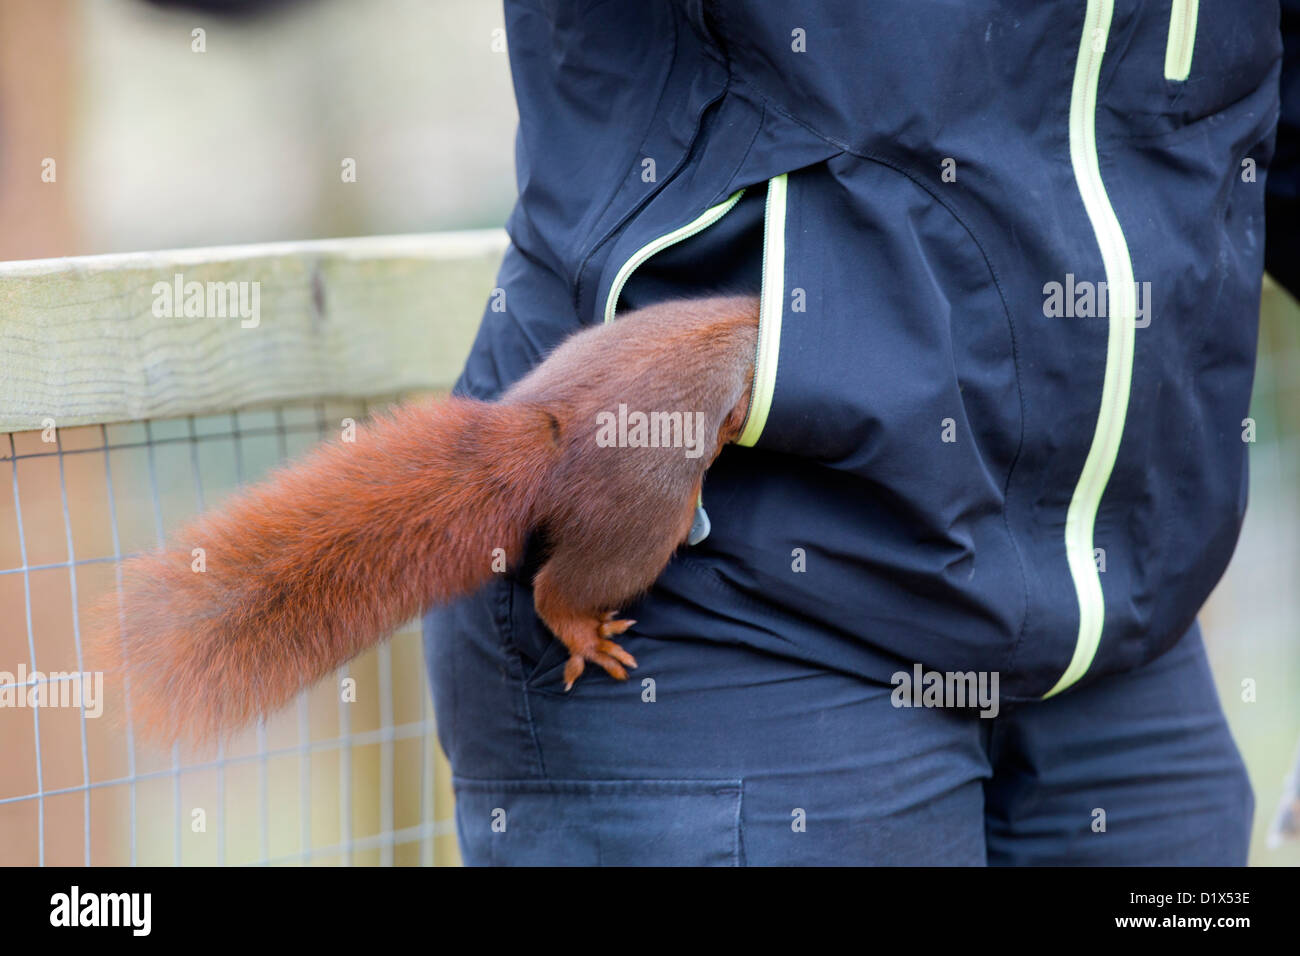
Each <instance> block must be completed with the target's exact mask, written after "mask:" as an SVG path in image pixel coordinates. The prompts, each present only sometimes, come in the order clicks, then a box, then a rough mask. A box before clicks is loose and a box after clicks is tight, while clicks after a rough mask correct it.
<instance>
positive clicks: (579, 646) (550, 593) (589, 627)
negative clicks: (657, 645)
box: [533, 566, 636, 691]
mask: <svg viewBox="0 0 1300 956" xmlns="http://www.w3.org/2000/svg"><path fill="white" fill-rule="evenodd" d="M533 605H534V607H535V608H536V610H537V616H538V617H540V618H541V619H542V621H543V622H544V623H545V624H546V626H547V627H548V628H550V629H551V633H552V634H554V635H555V636H556V637H557V638H559V640H560V642H561V643H562V644H564V646H565V647H566V648H568V650H569V661H568V663H567V664H565V665H564V689H565V690H566V691H567V690H569V689H571V688H572V687H573V683H574V681H576V680H577V679H578V678H579V677H581V676H582V672H583V671H584V670H585V669H586V667H587V664H588V663H591V664H597V665H599V666H600V667H601V668H603V669H604V670H605V672H606V673H607V674H609V676H610V677H613V678H615V679H616V680H627V671H628V669H629V668H631V669H635V668H636V658H635V657H633V656H632V655H631V654H629V653H628V652H627V651H625V650H624V649H623V648H622V647H621V646H620V645H619V644H618V643H616V642H615V641H612V640H610V637H612V636H614V635H617V634H622V633H623V632H624V631H626V630H627V629H628V628H629V627H631V626H632V625H633V624H635V623H636V621H630V620H620V619H619V618H618V612H617V611H608V610H594V611H593V610H580V609H577V608H574V607H571V606H570V605H569V602H567V601H566V600H565V599H564V596H563V594H562V593H561V590H560V589H559V587H557V585H556V579H555V576H554V574H553V572H552V569H551V568H550V567H549V566H544V567H543V568H542V569H541V571H539V572H538V573H537V578H536V579H535V580H534V581H533Z"/></svg>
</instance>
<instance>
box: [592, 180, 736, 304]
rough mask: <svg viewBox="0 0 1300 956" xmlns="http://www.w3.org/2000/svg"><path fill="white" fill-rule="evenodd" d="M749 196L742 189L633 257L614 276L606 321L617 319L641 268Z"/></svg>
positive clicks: (707, 226) (642, 248)
mask: <svg viewBox="0 0 1300 956" xmlns="http://www.w3.org/2000/svg"><path fill="white" fill-rule="evenodd" d="M744 194H745V190H743V189H739V190H737V191H736V192H734V193H732V194H731V196H729V197H728V198H727V199H725V200H723V201H722V202H720V203H718V204H717V205H716V206H711V207H709V208H708V209H706V210H705V211H704V212H702V213H700V215H698V216H696V217H695V218H694V219H692V220H691V221H690V222H688V223H687V224H686V225H684V226H680V227H678V228H677V229H674V230H673V231H672V232H670V233H668V234H667V235H663V236H660V237H659V238H658V239H652V240H650V241H649V242H647V243H646V244H645V245H644V246H642V247H641V248H640V249H638V250H637V251H636V252H634V253H632V255H631V257H630V258H629V259H628V260H627V262H625V263H623V265H622V266H620V267H619V270H618V272H617V273H615V274H614V282H613V284H611V285H610V287H609V298H607V299H606V300H605V321H606V322H613V321H614V315H615V313H616V312H617V311H618V297H619V296H620V295H622V294H623V286H625V285H627V280H628V279H630V278H632V273H633V272H635V271H636V270H637V269H639V268H640V267H641V265H642V264H643V263H644V262H645V261H646V260H647V259H649V258H650V257H651V256H654V255H657V254H659V253H660V252H663V251H664V250H665V249H667V248H668V247H669V246H675V245H677V243H679V242H683V241H685V240H687V239H689V238H691V236H693V235H695V234H696V233H700V232H703V231H704V230H705V229H708V228H709V226H711V225H713V224H714V223H715V222H717V221H718V220H719V219H721V218H722V217H723V216H725V215H726V214H727V213H729V212H731V210H732V209H733V208H734V207H735V205H736V203H738V202H740V197H741V196H743V195H744Z"/></svg>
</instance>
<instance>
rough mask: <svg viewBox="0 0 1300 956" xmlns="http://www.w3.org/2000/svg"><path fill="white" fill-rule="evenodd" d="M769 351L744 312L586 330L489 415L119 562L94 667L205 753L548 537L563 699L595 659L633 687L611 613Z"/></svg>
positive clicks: (395, 418) (742, 306) (417, 414)
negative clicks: (638, 428) (675, 435)
mask: <svg viewBox="0 0 1300 956" xmlns="http://www.w3.org/2000/svg"><path fill="white" fill-rule="evenodd" d="M757 334H758V300H757V298H755V297H752V296H735V297H715V298H707V299H693V300H679V301H673V302H668V303H663V304H659V305H653V306H649V307H646V308H643V309H639V310H636V311H634V312H629V313H628V314H627V315H625V316H623V317H621V318H619V319H618V321H616V322H613V323H609V324H606V325H599V326H594V327H591V328H587V329H584V330H582V331H580V332H578V333H576V334H574V335H573V336H571V337H570V338H569V339H567V340H566V341H564V342H563V343H561V344H560V346H559V347H558V348H556V349H555V351H554V352H552V353H551V354H550V356H549V357H547V358H546V360H545V361H543V362H542V363H541V364H539V365H538V366H536V367H535V368H534V369H533V370H532V371H531V372H530V373H529V374H528V375H527V376H525V377H524V378H522V379H520V380H519V382H517V383H516V384H515V385H514V386H513V387H512V388H510V389H509V390H508V391H507V392H506V393H505V394H504V395H502V396H501V398H500V399H499V400H497V401H495V402H482V401H477V400H473V399H468V398H460V397H450V398H440V399H431V400H427V401H422V402H418V403H412V404H409V405H405V406H401V407H399V408H397V409H395V410H393V411H391V412H389V413H388V414H386V415H384V416H381V417H379V418H377V419H376V420H374V421H373V422H371V423H370V424H368V425H366V426H364V427H361V428H358V429H357V433H356V440H355V442H343V441H334V442H330V443H328V444H326V445H323V446H321V447H319V448H317V449H316V450H315V451H313V452H312V453H310V454H309V455H308V456H306V457H305V458H304V459H303V460H302V461H300V462H298V463H295V464H292V465H288V466H285V467H282V468H281V469H279V470H278V471H276V472H274V473H272V475H271V476H270V477H269V478H268V479H267V480H265V481H263V482H261V483H259V484H257V485H254V486H251V487H249V488H247V489H245V490H243V491H241V492H239V493H237V494H236V495H234V496H233V497H232V499H230V500H229V501H228V502H227V503H226V504H225V505H224V507H222V508H221V509H219V510H216V511H213V512H208V513H205V514H203V515H200V516H199V517H198V518H196V519H195V520H194V521H192V522H191V523H190V524H189V525H187V526H186V527H183V528H181V529H180V530H179V531H177V532H176V533H175V534H174V535H172V536H171V539H170V541H169V542H168V544H167V545H166V546H165V547H163V548H162V549H160V550H158V551H155V552H152V553H149V554H145V555H142V556H140V557H137V558H133V559H131V560H130V561H128V562H126V563H125V564H124V566H123V578H122V587H121V589H120V592H119V593H118V594H116V595H109V596H108V597H107V598H105V600H104V601H103V602H101V604H100V606H99V608H98V610H97V614H98V618H99V621H100V625H99V627H98V629H97V632H96V635H95V637H94V638H93V640H92V645H91V661H92V664H94V665H95V666H96V667H97V669H102V670H104V671H106V672H107V674H108V675H109V677H110V679H119V684H120V683H121V682H120V678H123V677H125V678H126V679H127V681H128V682H129V684H128V686H127V688H126V691H127V712H128V714H129V717H130V719H131V720H132V723H133V726H134V728H135V730H136V732H137V733H140V734H142V735H143V736H145V737H146V738H149V739H152V740H154V741H156V742H159V743H168V742H171V741H174V740H177V739H182V738H184V739H189V740H191V741H195V742H200V743H202V742H209V741H212V740H214V739H216V738H219V737H221V736H224V735H227V734H229V733H231V732H233V731H235V730H237V729H239V728H240V727H242V726H244V725H246V724H247V723H249V722H250V721H252V720H254V719H255V718H257V717H259V716H261V715H264V714H267V713H269V712H271V711H273V710H276V709H277V708H279V707H281V706H282V705H284V704H286V703H288V702H289V701H290V700H291V699H292V698H293V697H294V696H295V695H296V694H297V693H298V692H299V691H300V690H302V689H303V688H305V687H307V686H309V685H311V684H312V683H314V682H316V681H317V680H319V679H320V678H322V677H324V676H325V675H327V674H329V673H330V672H331V671H333V670H335V669H336V668H338V667H339V666H340V665H342V664H343V663H345V662H346V661H348V660H349V659H351V658H352V657H355V656H356V655H357V654H359V653H361V652H362V651H365V650H366V649H368V648H369V647H371V646H372V645H374V644H376V643H378V642H379V641H381V640H383V639H384V638H386V637H387V636H388V635H389V634H390V633H391V632H392V631H393V630H394V629H396V628H397V627H398V626H399V625H401V624H402V623H403V622H404V621H407V620H409V619H410V618H412V617H413V616H415V615H416V614H418V613H420V612H421V611H423V610H425V609H427V608H429V607H431V606H433V605H436V604H443V603H447V602H449V601H452V600H454V599H456V598H458V597H461V596H464V595H467V594H470V593H472V592H474V591H475V590H477V589H479V588H480V587H481V586H483V585H484V584H486V583H487V582H488V580H489V579H491V577H492V576H493V574H494V568H493V564H494V561H493V558H494V554H495V555H496V556H497V557H498V558H499V556H500V554H501V552H500V551H496V550H495V549H502V551H504V554H505V556H506V560H507V562H508V563H510V564H511V565H514V566H518V564H519V562H520V560H521V558H522V555H523V550H524V546H525V543H526V542H527V541H528V539H529V536H530V535H532V534H534V533H536V532H540V533H541V534H542V536H543V539H544V541H545V542H546V551H545V558H544V561H543V562H542V563H541V565H540V567H539V570H538V571H537V574H536V575H535V577H534V579H533V589H534V604H535V607H536V609H537V614H538V616H539V617H540V618H541V619H542V620H543V621H544V622H545V623H546V625H547V626H548V627H549V628H550V630H551V632H552V633H553V634H554V635H555V636H556V637H557V638H558V639H559V640H561V641H562V642H563V643H564V644H565V646H566V647H567V648H568V650H569V652H570V657H569V660H568V663H567V665H566V667H565V672H564V676H565V682H566V686H569V687H571V686H572V684H573V682H574V681H575V680H576V679H577V678H578V677H579V676H580V675H581V674H582V672H583V669H584V668H585V666H586V665H587V664H588V663H590V664H596V665H598V666H600V667H602V668H603V669H604V670H605V671H607V672H608V673H609V674H611V675H612V676H614V677H616V678H618V679H625V678H626V676H627V668H632V667H635V666H636V661H635V659H634V658H633V657H632V655H631V654H629V653H628V652H627V651H626V650H624V649H623V648H622V647H621V646H620V645H619V644H618V643H616V642H615V641H614V640H613V639H612V638H613V637H615V636H616V635H618V634H621V633H622V632H623V631H625V630H626V629H627V628H628V627H629V626H631V625H632V624H633V623H635V622H633V621H628V620H619V619H618V618H617V611H618V609H619V608H620V607H621V606H623V605H624V604H626V603H627V602H629V601H631V600H632V599H634V598H636V597H637V596H639V595H640V594H642V593H643V592H645V591H646V590H647V589H649V587H650V586H651V585H652V584H653V583H654V581H655V579H656V578H657V577H658V576H659V574H660V573H661V572H662V571H663V569H664V567H665V566H666V565H667V563H668V561H669V559H670V558H671V557H672V554H673V552H674V551H675V550H676V549H677V548H678V546H679V545H681V544H682V543H683V542H684V541H685V540H686V538H687V535H688V533H689V532H690V528H691V524H692V518H693V516H694V512H695V506H696V502H697V500H698V496H699V494H700V490H701V483H702V481H703V478H704V473H705V470H706V469H707V468H708V466H709V465H710V464H711V463H712V462H713V459H714V458H716V457H717V454H718V452H719V451H721V449H722V447H723V446H724V445H725V444H726V443H728V442H730V441H733V440H735V439H736V438H737V437H738V436H739V434H740V431H741V429H742V427H743V425H744V421H745V417H746V415H747V413H748V409H749V400H750V391H751V388H752V379H753V365H754V355H755V348H756V342H757ZM620 405H625V406H626V407H627V408H630V409H636V410H642V411H644V412H647V413H648V412H651V411H658V412H667V413H673V412H681V413H683V415H684V416H685V415H687V414H690V415H694V416H695V418H694V420H696V421H698V422H700V423H701V424H702V425H703V426H704V428H703V434H702V435H701V436H700V437H701V438H702V439H703V441H704V446H703V452H702V453H697V454H696V456H694V457H691V456H689V455H687V454H685V453H684V452H683V449H682V448H681V447H603V446H602V445H601V443H599V442H598V441H597V431H598V422H599V421H600V420H601V415H602V413H605V414H608V413H617V412H618V409H619V406H620ZM697 413H702V414H697ZM606 420H608V419H606ZM194 548H203V549H204V551H205V566H206V569H205V570H204V571H202V572H196V571H195V570H193V569H192V567H191V561H192V558H191V554H192V550H193V549H194ZM498 569H499V561H498Z"/></svg>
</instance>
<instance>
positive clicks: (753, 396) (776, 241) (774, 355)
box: [736, 173, 786, 446]
mask: <svg viewBox="0 0 1300 956" xmlns="http://www.w3.org/2000/svg"><path fill="white" fill-rule="evenodd" d="M785 210H786V174H785V173H782V174H781V175H780V176H774V177H772V178H771V179H770V180H768V183H767V204H766V206H765V207H764V212H763V287H762V291H761V292H760V293H759V307H758V354H757V355H755V356H754V384H753V386H752V388H751V390H750V394H749V412H748V414H746V416H745V424H744V425H743V426H742V427H741V429H740V435H739V437H737V439H736V444H737V445H745V446H753V445H754V444H756V443H757V442H758V439H759V436H760V435H762V434H763V428H764V427H765V426H766V425H767V414H768V412H770V411H771V410H772V394H773V392H774V391H775V390H776V366H777V359H778V358H779V356H780V350H781V317H782V314H783V312H784V308H785Z"/></svg>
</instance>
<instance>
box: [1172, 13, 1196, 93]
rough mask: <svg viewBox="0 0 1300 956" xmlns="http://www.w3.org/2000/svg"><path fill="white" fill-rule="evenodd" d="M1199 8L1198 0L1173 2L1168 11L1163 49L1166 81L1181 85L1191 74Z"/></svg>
mask: <svg viewBox="0 0 1300 956" xmlns="http://www.w3.org/2000/svg"><path fill="white" fill-rule="evenodd" d="M1200 6H1201V4H1200V0H1173V6H1172V7H1171V8H1170V10H1169V43H1168V45H1167V46H1166V47H1165V79H1166V80H1174V81H1175V82H1178V83H1182V82H1183V81H1185V80H1186V79H1187V78H1188V77H1189V76H1190V75H1191V73H1192V53H1193V51H1194V50H1195V48H1196V18H1197V15H1198V13H1199V12H1200Z"/></svg>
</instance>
